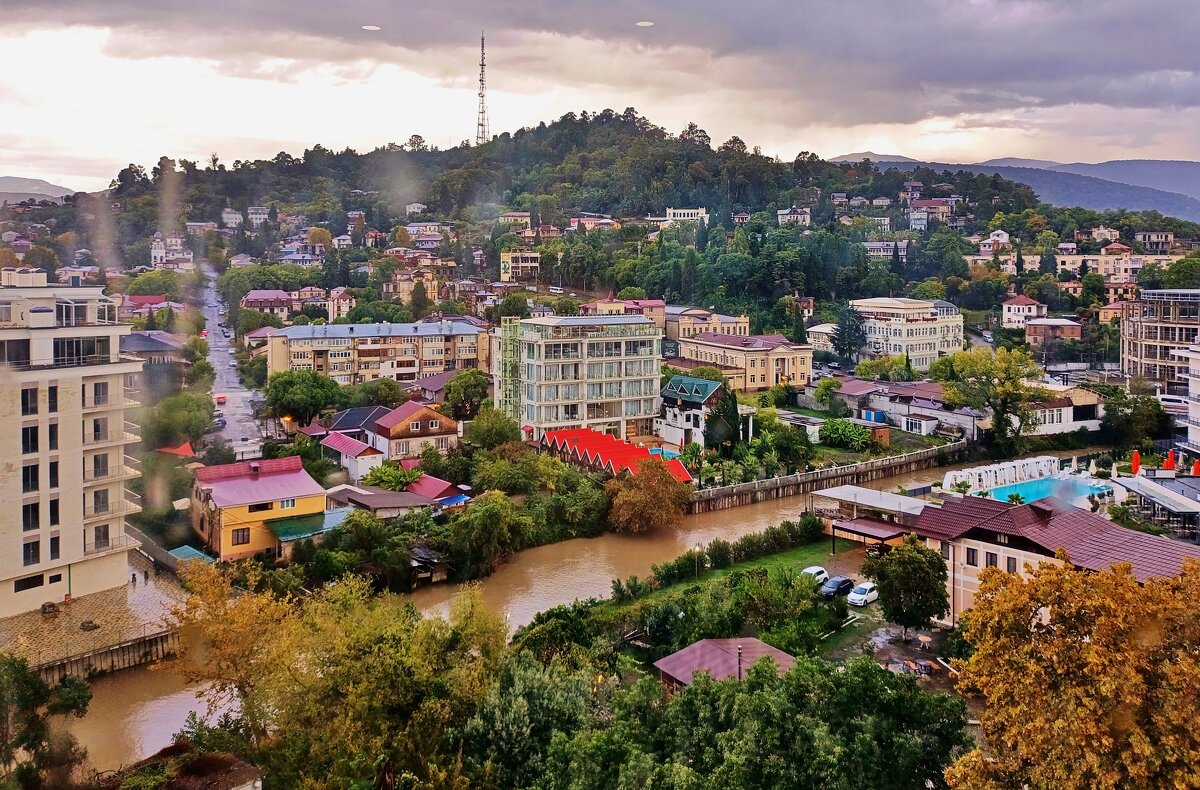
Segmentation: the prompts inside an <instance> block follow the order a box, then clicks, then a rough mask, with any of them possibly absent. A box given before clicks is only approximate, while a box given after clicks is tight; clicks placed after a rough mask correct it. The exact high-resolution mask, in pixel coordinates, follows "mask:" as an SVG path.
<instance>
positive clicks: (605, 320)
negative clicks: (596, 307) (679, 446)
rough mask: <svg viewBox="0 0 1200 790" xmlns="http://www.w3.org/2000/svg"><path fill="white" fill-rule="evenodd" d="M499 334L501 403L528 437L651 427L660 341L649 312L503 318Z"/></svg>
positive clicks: (637, 431)
mask: <svg viewBox="0 0 1200 790" xmlns="http://www.w3.org/2000/svg"><path fill="white" fill-rule="evenodd" d="M498 341H499V342H498V348H499V351H498V353H497V355H496V358H495V365H494V375H495V377H496V403H497V406H498V407H499V408H500V409H502V410H504V411H505V412H507V413H508V414H509V415H510V416H512V417H513V418H514V419H516V420H518V421H519V422H520V423H521V426H522V429H523V430H524V432H525V434H526V438H531V439H538V440H540V439H541V438H542V436H543V435H544V434H545V433H546V432H547V431H552V430H557V429H561V428H591V429H592V430H596V431H600V432H601V433H609V434H612V435H614V436H617V437H619V438H622V439H624V438H628V437H632V436H645V435H649V434H651V433H652V432H653V429H654V419H655V418H656V417H657V416H658V391H659V378H660V372H661V367H662V350H661V343H662V341H661V332H660V331H659V329H658V327H657V326H655V325H654V322H653V321H651V320H650V319H649V318H646V317H645V316H640V315H605V316H551V317H546V318H527V319H524V320H518V319H515V318H506V319H504V323H503V324H502V326H501V329H500V332H499V334H498Z"/></svg>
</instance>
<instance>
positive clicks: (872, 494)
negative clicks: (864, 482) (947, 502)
mask: <svg viewBox="0 0 1200 790" xmlns="http://www.w3.org/2000/svg"><path fill="white" fill-rule="evenodd" d="M813 496H821V497H825V498H826V499H832V500H834V501H836V502H844V503H846V504H848V505H859V506H861V507H865V508H869V509H871V510H881V511H884V512H887V513H906V514H908V515H916V514H918V513H921V512H922V511H924V510H925V508H926V507H927V506H928V505H929V503H928V502H926V501H925V500H924V499H917V498H916V497H911V496H903V495H902V494H893V493H891V492H889V491H877V490H875V489H874V488H863V487H862V486H849V485H847V486H834V487H833V488H823V489H821V490H820V491H814V492H813Z"/></svg>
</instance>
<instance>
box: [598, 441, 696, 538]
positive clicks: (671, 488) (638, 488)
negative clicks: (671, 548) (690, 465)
mask: <svg viewBox="0 0 1200 790" xmlns="http://www.w3.org/2000/svg"><path fill="white" fill-rule="evenodd" d="M604 490H605V492H606V493H607V494H608V496H609V498H610V499H612V507H611V508H610V510H609V513H608V519H609V523H610V524H611V525H612V528H613V529H614V530H616V531H617V532H629V533H635V532H646V531H650V530H652V531H665V530H668V529H670V528H672V527H674V526H675V525H676V524H678V523H679V520H680V519H681V518H682V517H683V507H684V505H686V504H687V501H688V497H689V496H691V492H692V488H691V486H689V485H688V484H687V483H681V482H680V481H678V480H676V479H675V477H674V476H673V475H672V474H671V472H670V470H669V469H668V468H667V465H666V464H665V463H663V462H662V461H661V460H659V459H657V458H653V459H649V460H645V461H642V462H641V464H640V465H639V466H638V468H637V472H636V474H629V475H624V476H622V477H616V478H613V479H612V480H609V481H608V482H607V483H606V484H605V486H604Z"/></svg>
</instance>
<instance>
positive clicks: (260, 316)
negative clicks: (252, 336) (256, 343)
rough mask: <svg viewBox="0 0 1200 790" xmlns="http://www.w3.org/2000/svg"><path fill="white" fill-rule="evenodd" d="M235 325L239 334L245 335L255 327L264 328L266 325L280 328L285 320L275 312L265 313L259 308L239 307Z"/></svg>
mask: <svg viewBox="0 0 1200 790" xmlns="http://www.w3.org/2000/svg"><path fill="white" fill-rule="evenodd" d="M234 326H235V328H236V330H237V333H238V335H239V336H242V337H244V336H246V335H248V334H249V333H251V332H253V331H254V330H255V329H262V328H263V327H264V326H270V327H274V328H276V329H279V328H280V327H282V326H283V322H282V321H280V320H279V316H277V315H275V314H274V313H263V312H260V311H258V310H246V309H242V308H239V309H238V311H237V323H236V324H235V325H234Z"/></svg>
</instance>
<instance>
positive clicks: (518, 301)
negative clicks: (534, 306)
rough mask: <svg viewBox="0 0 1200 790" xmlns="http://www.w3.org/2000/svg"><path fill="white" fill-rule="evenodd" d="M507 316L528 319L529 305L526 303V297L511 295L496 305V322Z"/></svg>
mask: <svg viewBox="0 0 1200 790" xmlns="http://www.w3.org/2000/svg"><path fill="white" fill-rule="evenodd" d="M506 316H516V317H517V318H528V317H529V304H528V303H527V302H526V301H525V297H523V296H521V295H520V294H509V295H508V296H506V297H504V298H503V299H501V300H500V304H498V305H496V320H497V321H498V320H499V319H501V318H504V317H506Z"/></svg>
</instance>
